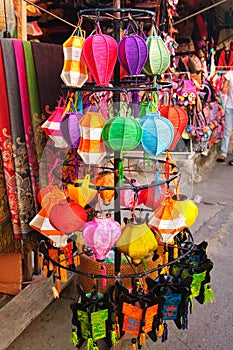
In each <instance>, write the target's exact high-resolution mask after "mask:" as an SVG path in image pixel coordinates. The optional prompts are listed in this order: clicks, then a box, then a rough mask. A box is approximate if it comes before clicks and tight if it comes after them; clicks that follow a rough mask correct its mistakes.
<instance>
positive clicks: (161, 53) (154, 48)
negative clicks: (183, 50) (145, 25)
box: [143, 27, 170, 76]
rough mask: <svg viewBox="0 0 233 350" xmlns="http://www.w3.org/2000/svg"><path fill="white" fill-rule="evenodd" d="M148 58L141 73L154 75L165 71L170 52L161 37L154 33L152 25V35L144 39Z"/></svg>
mask: <svg viewBox="0 0 233 350" xmlns="http://www.w3.org/2000/svg"><path fill="white" fill-rule="evenodd" d="M146 44H147V47H148V58H147V61H146V63H145V66H144V67H143V73H145V74H146V75H150V76H154V75H157V74H161V73H163V72H165V70H166V69H167V68H168V66H169V63H170V53H169V51H168V48H167V46H166V45H165V43H164V42H163V40H162V38H161V37H160V36H158V35H157V34H156V31H155V28H154V27H153V32H152V35H151V36H149V37H148V38H147V39H146Z"/></svg>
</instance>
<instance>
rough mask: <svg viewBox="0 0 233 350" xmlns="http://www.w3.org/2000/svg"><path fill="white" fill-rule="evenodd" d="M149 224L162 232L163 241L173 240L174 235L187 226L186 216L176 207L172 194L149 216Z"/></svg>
mask: <svg viewBox="0 0 233 350" xmlns="http://www.w3.org/2000/svg"><path fill="white" fill-rule="evenodd" d="M149 226H150V227H151V228H152V229H153V230H154V231H156V232H158V233H160V234H161V236H162V239H163V242H172V241H173V239H174V237H175V236H176V235H177V234H178V233H179V232H181V231H182V230H183V229H184V228H185V227H187V225H186V220H185V217H184V216H183V215H182V214H181V213H180V212H179V211H178V210H177V209H176V208H175V203H174V201H173V200H172V199H171V197H170V196H167V197H165V199H164V200H163V202H162V203H161V205H160V206H159V207H158V208H157V209H155V211H154V213H153V215H152V216H151V217H150V218H149Z"/></svg>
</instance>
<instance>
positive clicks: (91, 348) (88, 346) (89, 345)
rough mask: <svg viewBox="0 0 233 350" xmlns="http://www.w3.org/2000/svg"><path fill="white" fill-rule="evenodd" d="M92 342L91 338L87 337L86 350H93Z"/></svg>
mask: <svg viewBox="0 0 233 350" xmlns="http://www.w3.org/2000/svg"><path fill="white" fill-rule="evenodd" d="M93 346H94V342H93V339H92V338H91V337H88V339H87V350H93Z"/></svg>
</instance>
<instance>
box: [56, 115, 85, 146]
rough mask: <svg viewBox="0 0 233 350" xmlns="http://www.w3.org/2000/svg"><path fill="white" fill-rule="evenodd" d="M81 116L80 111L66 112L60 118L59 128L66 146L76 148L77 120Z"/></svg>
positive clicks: (78, 139) (77, 140)
mask: <svg viewBox="0 0 233 350" xmlns="http://www.w3.org/2000/svg"><path fill="white" fill-rule="evenodd" d="M82 117H83V114H82V113H80V112H76V111H75V112H68V113H66V114H65V116H64V117H63V118H62V121H61V125H60V130H61V134H62V137H63V139H64V140H65V142H66V143H67V145H68V147H72V148H77V147H78V145H79V142H80V126H79V121H80V119H81V118H82Z"/></svg>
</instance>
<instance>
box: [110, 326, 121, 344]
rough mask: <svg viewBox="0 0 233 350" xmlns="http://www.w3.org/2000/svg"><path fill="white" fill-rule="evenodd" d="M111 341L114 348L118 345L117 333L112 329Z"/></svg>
mask: <svg viewBox="0 0 233 350" xmlns="http://www.w3.org/2000/svg"><path fill="white" fill-rule="evenodd" d="M111 341H112V345H113V346H115V345H117V344H118V343H119V338H118V336H117V332H116V331H115V330H114V329H113V330H112V331H111Z"/></svg>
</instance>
